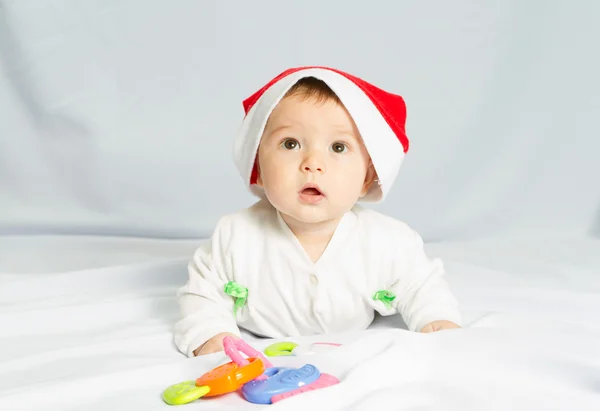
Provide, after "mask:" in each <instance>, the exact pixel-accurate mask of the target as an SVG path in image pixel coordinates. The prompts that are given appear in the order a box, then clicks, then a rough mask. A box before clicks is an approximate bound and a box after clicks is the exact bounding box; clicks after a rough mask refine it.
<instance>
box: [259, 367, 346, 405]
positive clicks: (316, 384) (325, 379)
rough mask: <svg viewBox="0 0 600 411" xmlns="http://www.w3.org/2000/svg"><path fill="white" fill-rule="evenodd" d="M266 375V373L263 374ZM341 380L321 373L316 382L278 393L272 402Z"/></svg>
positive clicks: (329, 385) (272, 398) (337, 382)
mask: <svg viewBox="0 0 600 411" xmlns="http://www.w3.org/2000/svg"><path fill="white" fill-rule="evenodd" d="M263 375H264V374H263ZM339 382H340V380H338V379H337V378H336V377H334V376H333V375H331V374H325V373H321V376H320V377H319V378H318V379H317V380H316V381H314V382H311V383H310V384H306V385H304V386H302V387H300V388H298V389H295V390H294V391H288V392H284V393H283V394H277V395H274V396H273V397H271V402H272V403H273V404H274V403H276V402H277V401H281V400H285V399H286V398H289V397H293V396H294V395H298V394H302V393H303V392H307V391H312V390H318V389H321V388H325V387H331V386H332V385H335V384H339Z"/></svg>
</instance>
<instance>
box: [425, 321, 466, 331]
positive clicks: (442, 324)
mask: <svg viewBox="0 0 600 411" xmlns="http://www.w3.org/2000/svg"><path fill="white" fill-rule="evenodd" d="M454 328H460V326H458V325H456V324H454V323H453V322H452V321H446V320H438V321H432V322H430V323H429V324H427V325H426V326H425V327H423V328H421V332H422V333H432V332H436V331H442V330H451V329H454Z"/></svg>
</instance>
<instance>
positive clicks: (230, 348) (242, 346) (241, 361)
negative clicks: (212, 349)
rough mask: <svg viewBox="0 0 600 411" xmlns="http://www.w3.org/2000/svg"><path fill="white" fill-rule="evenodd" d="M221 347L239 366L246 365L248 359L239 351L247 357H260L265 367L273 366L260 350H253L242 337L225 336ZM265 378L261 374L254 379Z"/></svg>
mask: <svg viewBox="0 0 600 411" xmlns="http://www.w3.org/2000/svg"><path fill="white" fill-rule="evenodd" d="M223 349H224V351H225V354H226V355H227V356H228V357H229V358H231V361H233V362H234V363H236V364H237V365H239V366H240V367H244V366H246V365H248V360H247V359H245V358H244V357H242V355H241V354H240V352H241V353H243V354H246V355H247V356H248V357H254V358H260V359H261V360H262V362H263V364H264V365H265V368H272V367H273V364H271V362H270V361H269V360H267V359H266V358H265V356H264V355H263V354H262V353H261V352H260V351H258V350H255V349H254V348H252V347H251V346H250V345H249V344H248V343H246V342H245V341H244V340H242V339H237V340H235V339H234V338H233V337H231V336H227V337H225V338H223ZM265 378H267V376H266V375H264V374H261V375H260V376H259V377H257V378H256V379H257V380H264V379H265Z"/></svg>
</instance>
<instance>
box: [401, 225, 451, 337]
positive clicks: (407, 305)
mask: <svg viewBox="0 0 600 411" xmlns="http://www.w3.org/2000/svg"><path fill="white" fill-rule="evenodd" d="M408 237H409V245H408V247H407V249H406V251H407V252H406V253H398V256H399V257H400V256H401V258H402V259H403V260H404V261H402V262H399V265H400V264H401V265H402V267H403V268H404V269H403V270H402V271H403V273H399V277H398V278H397V279H396V282H395V283H394V285H393V286H392V288H391V291H392V292H393V293H394V294H395V295H396V299H395V301H394V303H395V309H396V310H397V312H398V313H400V315H401V316H402V318H403V319H404V322H405V323H406V325H407V326H408V328H409V330H411V331H420V330H421V329H422V328H423V327H424V326H425V325H427V324H429V323H430V322H432V321H437V320H447V321H452V322H453V323H455V324H458V325H461V321H462V320H461V314H460V311H459V305H458V301H457V300H456V298H455V297H454V295H453V294H452V292H451V290H450V287H449V286H448V284H447V283H446V281H445V279H444V274H445V271H444V266H443V264H442V261H441V260H440V259H437V258H435V259H430V258H428V257H427V255H426V254H425V249H424V247H423V240H422V239H421V237H420V236H419V234H418V233H416V232H415V231H413V230H410V234H409V236H408Z"/></svg>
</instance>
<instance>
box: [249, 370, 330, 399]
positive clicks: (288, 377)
mask: <svg viewBox="0 0 600 411" xmlns="http://www.w3.org/2000/svg"><path fill="white" fill-rule="evenodd" d="M264 375H266V376H267V377H268V378H267V379H264V380H253V381H250V382H248V383H246V384H244V386H243V387H242V395H243V396H244V398H245V399H246V400H247V401H249V402H252V403H255V404H271V403H272V401H271V398H272V397H274V396H277V395H280V394H285V393H288V392H290V391H294V390H297V389H299V388H301V387H303V386H305V385H307V384H311V383H313V382H315V381H316V380H318V379H319V377H320V376H321V372H320V371H319V370H318V369H317V367H315V366H314V365H312V364H306V365H304V366H303V367H301V368H286V367H272V368H267V369H266V370H265V372H264Z"/></svg>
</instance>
